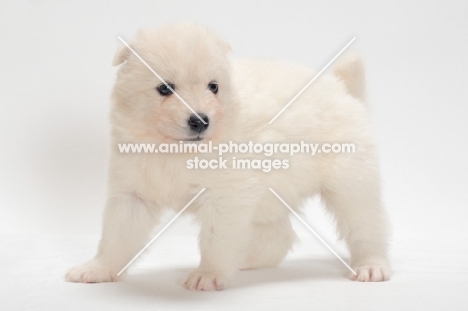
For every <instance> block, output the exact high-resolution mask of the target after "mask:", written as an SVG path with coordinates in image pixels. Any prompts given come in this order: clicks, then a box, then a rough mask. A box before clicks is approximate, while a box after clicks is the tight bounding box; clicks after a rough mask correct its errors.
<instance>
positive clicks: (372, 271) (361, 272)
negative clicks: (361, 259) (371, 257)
mask: <svg viewBox="0 0 468 311" xmlns="http://www.w3.org/2000/svg"><path fill="white" fill-rule="evenodd" d="M353 269H354V271H356V273H357V274H356V275H354V274H352V275H351V280H353V281H359V282H382V281H388V280H390V269H389V268H388V267H387V266H386V265H359V266H356V267H354V268H353Z"/></svg>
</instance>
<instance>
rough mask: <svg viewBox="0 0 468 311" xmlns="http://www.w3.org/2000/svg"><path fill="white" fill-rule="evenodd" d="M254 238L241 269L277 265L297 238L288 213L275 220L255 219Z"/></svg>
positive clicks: (253, 225)
mask: <svg viewBox="0 0 468 311" xmlns="http://www.w3.org/2000/svg"><path fill="white" fill-rule="evenodd" d="M252 228H253V229H252V238H251V240H250V244H249V247H248V249H247V256H246V259H245V262H244V263H243V265H241V270H247V269H261V268H274V267H277V266H278V265H279V264H280V263H281V262H282V261H283V259H284V258H285V257H286V255H287V254H288V251H289V250H290V249H291V248H292V245H293V243H294V241H295V239H296V235H295V233H294V231H293V229H292V226H291V222H290V220H289V218H288V216H287V215H285V216H282V217H281V218H279V219H277V220H274V221H268V220H267V221H260V220H259V221H254V223H253V224H252Z"/></svg>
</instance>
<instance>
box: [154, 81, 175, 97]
mask: <svg viewBox="0 0 468 311" xmlns="http://www.w3.org/2000/svg"><path fill="white" fill-rule="evenodd" d="M168 85H169V86H170V87H171V89H174V84H172V83H168V84H164V83H163V84H160V85H159V86H158V87H157V89H158V92H159V94H161V96H169V95H171V94H172V91H171V89H170V88H169V87H168Z"/></svg>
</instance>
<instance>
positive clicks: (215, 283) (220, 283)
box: [183, 269, 228, 291]
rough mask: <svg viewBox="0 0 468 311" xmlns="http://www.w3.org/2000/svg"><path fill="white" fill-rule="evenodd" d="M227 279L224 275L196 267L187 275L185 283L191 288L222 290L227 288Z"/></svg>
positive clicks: (185, 285) (187, 287) (186, 286)
mask: <svg viewBox="0 0 468 311" xmlns="http://www.w3.org/2000/svg"><path fill="white" fill-rule="evenodd" d="M227 281H228V280H227V278H226V277H224V276H220V275H216V274H213V273H209V272H206V271H203V270H201V269H195V270H193V271H192V272H191V273H190V274H189V275H188V276H187V278H186V279H185V281H184V282H183V285H184V287H185V288H186V289H189V290H204V291H205V290H206V291H208V290H222V289H225V288H226V286H227V283H228V282H227Z"/></svg>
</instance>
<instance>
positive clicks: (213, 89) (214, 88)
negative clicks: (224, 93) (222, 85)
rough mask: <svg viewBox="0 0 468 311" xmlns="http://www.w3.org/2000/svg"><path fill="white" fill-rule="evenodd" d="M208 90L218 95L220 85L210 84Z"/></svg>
mask: <svg viewBox="0 0 468 311" xmlns="http://www.w3.org/2000/svg"><path fill="white" fill-rule="evenodd" d="M208 89H209V90H210V91H211V92H213V93H214V94H216V93H218V83H216V82H210V83H209V84H208Z"/></svg>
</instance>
